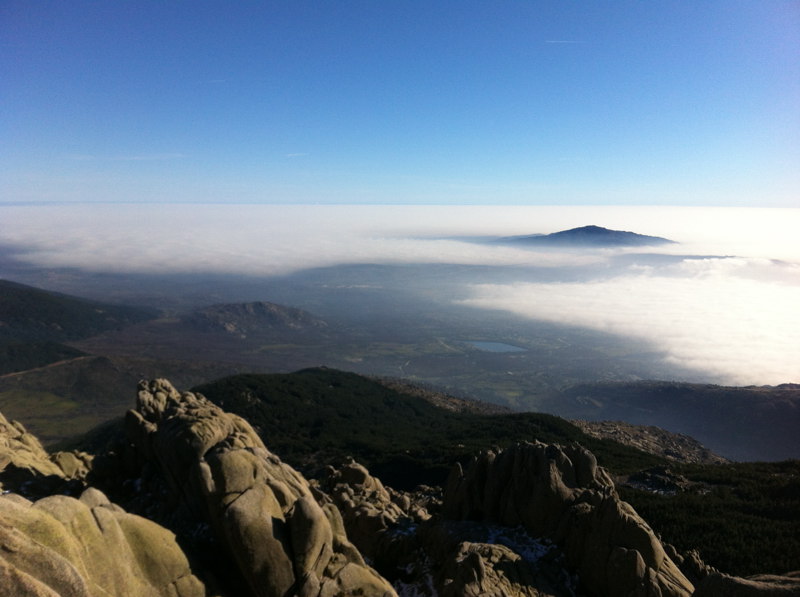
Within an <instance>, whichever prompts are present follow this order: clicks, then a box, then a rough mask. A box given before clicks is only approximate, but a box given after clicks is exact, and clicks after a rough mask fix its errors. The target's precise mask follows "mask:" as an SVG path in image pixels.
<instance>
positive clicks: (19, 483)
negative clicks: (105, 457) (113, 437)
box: [0, 413, 92, 497]
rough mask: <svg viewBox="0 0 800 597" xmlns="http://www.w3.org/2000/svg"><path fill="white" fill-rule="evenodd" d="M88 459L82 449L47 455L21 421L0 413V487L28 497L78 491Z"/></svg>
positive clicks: (87, 469) (88, 467) (87, 465)
mask: <svg viewBox="0 0 800 597" xmlns="http://www.w3.org/2000/svg"><path fill="white" fill-rule="evenodd" d="M91 461H92V457H91V456H90V455H88V454H86V453H84V452H57V453H55V454H53V455H50V454H48V453H47V451H46V450H45V449H44V448H43V447H42V444H41V443H40V442H39V440H38V439H37V438H36V436H34V435H33V434H31V433H28V431H27V430H26V429H25V427H24V426H23V425H22V424H21V423H19V422H18V421H9V420H8V419H6V418H5V417H4V416H3V414H2V413H0V489H2V490H5V491H14V492H17V493H21V494H23V495H27V496H29V497H42V496H45V495H49V494H51V493H55V492H61V493H65V492H78V493H79V492H80V491H81V490H82V489H83V483H82V482H81V481H82V480H83V479H85V477H86V475H87V474H88V472H89V469H90V466H91Z"/></svg>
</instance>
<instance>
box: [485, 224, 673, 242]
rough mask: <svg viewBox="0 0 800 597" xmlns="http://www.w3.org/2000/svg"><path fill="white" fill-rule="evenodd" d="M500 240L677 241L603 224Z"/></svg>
mask: <svg viewBox="0 0 800 597" xmlns="http://www.w3.org/2000/svg"><path fill="white" fill-rule="evenodd" d="M499 242H502V243H506V244H525V245H535V246H575V247H581V246H584V247H585V246H589V247H635V246H646V245H663V244H671V243H674V242H675V241H672V240H669V239H667V238H662V237H660V236H647V235H645V234H638V233H636V232H628V231H625V230H611V229H609V228H603V227H602V226H596V225H593V224H592V225H588V226H580V227H579V228H571V229H569V230H561V231H559V232H553V233H552V234H533V235H524V236H507V237H504V238H501V239H500V240H499Z"/></svg>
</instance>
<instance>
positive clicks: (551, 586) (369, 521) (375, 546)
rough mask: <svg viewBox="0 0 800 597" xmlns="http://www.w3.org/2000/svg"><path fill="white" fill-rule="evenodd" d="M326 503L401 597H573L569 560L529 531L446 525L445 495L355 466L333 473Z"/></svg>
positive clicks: (325, 482)
mask: <svg viewBox="0 0 800 597" xmlns="http://www.w3.org/2000/svg"><path fill="white" fill-rule="evenodd" d="M319 485H320V488H321V489H322V490H324V491H325V493H322V492H320V498H319V499H322V500H331V501H332V502H333V504H335V505H336V506H337V507H338V508H339V510H340V511H341V512H342V517H343V520H344V524H345V528H346V529H347V534H348V536H349V537H351V538H352V540H353V542H354V543H355V544H356V545H357V546H358V548H359V549H360V550H361V551H362V553H364V554H365V555H367V556H369V557H370V559H371V560H372V561H373V562H374V563H375V566H376V567H377V568H378V570H380V571H381V573H382V574H384V575H385V576H386V577H387V578H389V579H391V580H392V582H393V583H394V585H395V587H397V588H398V590H399V592H400V593H401V594H404V595H406V594H407V595H415V596H417V597H422V596H430V597H437V596H441V597H445V596H446V597H456V596H458V597H464V596H475V597H477V596H479V595H481V596H487V597H489V596H495V595H496V596H497V597H500V596H512V595H513V596H520V597H546V596H550V597H566V596H568V595H573V594H574V592H573V591H574V582H573V581H572V579H571V578H570V576H569V575H568V574H567V573H566V572H565V562H564V560H563V557H560V554H559V553H558V552H557V550H555V549H554V548H553V546H552V545H544V544H542V543H541V542H540V541H538V540H536V539H535V538H532V537H531V536H530V535H529V534H528V533H527V532H526V531H525V530H524V529H522V528H517V529H503V528H499V527H495V526H491V525H485V524H480V523H473V522H460V521H449V520H444V519H442V518H441V517H440V516H438V515H437V513H436V511H437V510H438V509H439V508H440V506H441V499H440V497H439V495H438V492H437V491H435V490H434V489H433V488H426V487H420V488H418V490H417V491H415V492H401V491H396V490H394V489H392V488H390V487H385V486H384V485H383V484H382V483H381V481H380V480H379V479H377V478H375V477H373V476H372V475H370V474H369V471H367V469H366V468H365V467H364V466H362V465H360V464H358V463H356V462H354V461H350V462H347V463H345V464H344V465H343V466H342V467H341V468H339V469H338V470H337V469H334V468H333V467H329V468H328V470H327V473H326V475H325V476H324V477H323V478H322V479H321V480H320V484H319Z"/></svg>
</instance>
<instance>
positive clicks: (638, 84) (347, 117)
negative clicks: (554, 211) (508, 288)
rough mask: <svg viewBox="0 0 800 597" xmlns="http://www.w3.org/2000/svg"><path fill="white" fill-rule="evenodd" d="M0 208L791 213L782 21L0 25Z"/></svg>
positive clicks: (799, 55) (798, 29)
mask: <svg viewBox="0 0 800 597" xmlns="http://www.w3.org/2000/svg"><path fill="white" fill-rule="evenodd" d="M0 48H2V51H0V81H2V83H0V102H2V104H1V105H2V109H1V110H0V138H1V139H2V142H1V143H0V202H5V203H11V202H26V201H36V202H38V201H112V202H114V201H119V202H140V201H141V202H153V201H155V202H170V201H175V202H192V201H200V202H223V203H224V202H265V203H316V202H320V203H351V202H352V203H450V204H460V203H487V204H493V203H497V204H509V203H513V204H532V205H535V204H578V205H581V204H596V205H603V204H621V205H627V204H644V205H647V204H674V205H743V206H747V205H753V206H787V207H796V206H800V2H797V1H793V2H784V1H772V0H770V1H763V0H752V1H736V0H725V1H720V2H699V1H698V2H694V1H692V2H671V1H670V2H667V1H648V2H622V1H620V2H610V1H591V2H589V1H587V2H577V1H576V2H571V1H566V0H560V1H558V2H555V1H553V2H504V1H496V2H494V1H493V2H489V1H488V0H487V1H485V2H468V1H459V2H422V1H419V2H418V1H410V0H409V1H403V2H388V1H386V2H384V1H377V0H375V1H371V2H350V1H337V2H322V1H320V2H303V1H300V2H288V1H286V2H252V3H251V2H206V1H199V2H146V1H137V2H111V1H109V2H83V1H80V0H73V1H70V2H60V1H59V2H39V1H29V0H25V1H16V0H4V1H3V2H2V3H0Z"/></svg>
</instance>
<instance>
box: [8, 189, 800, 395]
mask: <svg viewBox="0 0 800 597" xmlns="http://www.w3.org/2000/svg"><path fill="white" fill-rule="evenodd" d="M0 223H2V225H1V226H0V245H3V246H5V247H8V248H11V249H12V250H14V251H15V254H16V256H17V258H19V259H23V260H26V261H28V262H29V263H31V264H34V265H45V266H52V267H58V266H64V267H78V268H83V269H86V270H90V271H114V272H164V273H170V272H226V273H241V274H249V275H273V274H282V273H289V272H293V271H298V270H301V269H305V268H311V267H321V266H328V265H337V264H342V263H457V264H480V265H498V266H500V265H514V266H525V265H531V266H538V267H548V268H565V271H566V270H567V269H569V268H573V267H574V266H580V267H583V268H584V269H582V270H581V271H584V272H586V271H588V272H590V274H591V276H587V278H586V279H585V280H584V281H577V282H576V281H574V277H573V279H571V280H572V281H570V282H569V283H545V282H542V281H540V280H537V279H535V278H533V279H531V280H529V281H526V283H519V284H514V285H489V284H480V282H481V280H476V281H475V282H476V284H475V285H474V286H473V287H471V288H468V289H465V294H464V296H467V297H468V298H467V299H466V302H468V303H469V304H471V305H474V306H479V307H484V308H491V309H507V310H509V311H513V312H515V313H518V314H521V315H523V316H526V317H531V318H536V319H543V320H549V321H557V322H564V323H570V324H574V325H578V326H586V327H590V328H594V329H600V330H606V331H610V332H614V333H618V334H622V335H629V336H635V337H639V338H646V339H649V340H651V341H652V342H653V343H654V344H655V346H657V347H660V348H661V349H663V350H664V351H665V352H666V353H667V354H668V355H669V356H668V358H669V359H670V360H672V361H675V362H677V363H680V364H683V365H686V366H689V367H695V368H697V369H700V370H704V371H710V372H714V373H715V374H718V375H719V376H720V380H721V381H725V382H726V383H747V384H749V383H754V384H761V383H782V382H788V381H800V308H798V305H800V243H798V242H797V237H796V234H797V232H796V231H797V230H800V209H747V208H741V209H739V208H685V207H684V208H654V207H606V208H601V207H528V206H511V207H497V206H465V207H456V206H363V205H362V206H348V205H340V206H336V205H322V206H297V205H291V206H286V205H284V206H280V205H188V204H169V205H159V204H124V205H114V204H99V205H98V204H84V205H44V206H24V205H17V206H14V205H0ZM587 224H596V225H600V226H605V227H608V228H614V229H618V230H631V231H635V232H639V233H642V234H648V235H654V236H664V237H667V238H671V239H674V240H677V241H679V242H680V244H677V245H670V246H667V247H658V248H656V249H653V252H655V251H658V252H659V253H670V254H673V255H692V256H705V257H704V258H692V259H683V260H678V261H674V260H673V261H667V262H658V261H641V260H640V261H639V262H637V263H638V264H630V265H626V266H624V267H622V266H618V265H614V262H613V258H614V257H615V256H618V255H619V254H620V253H621V251H600V250H595V251H583V252H542V251H529V250H524V249H517V248H511V247H505V246H499V245H495V246H492V245H485V244H478V243H473V242H468V241H466V240H459V238H468V237H474V236H484V235H485V236H509V235H519V234H532V233H549V232H554V231H557V230H563V229H567V228H572V227H576V226H582V225H587ZM723 256H724V258H722V257H723ZM587 268H588V269H587ZM553 271H555V270H553ZM573 271H574V270H573ZM589 277H591V279H588V278H589Z"/></svg>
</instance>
